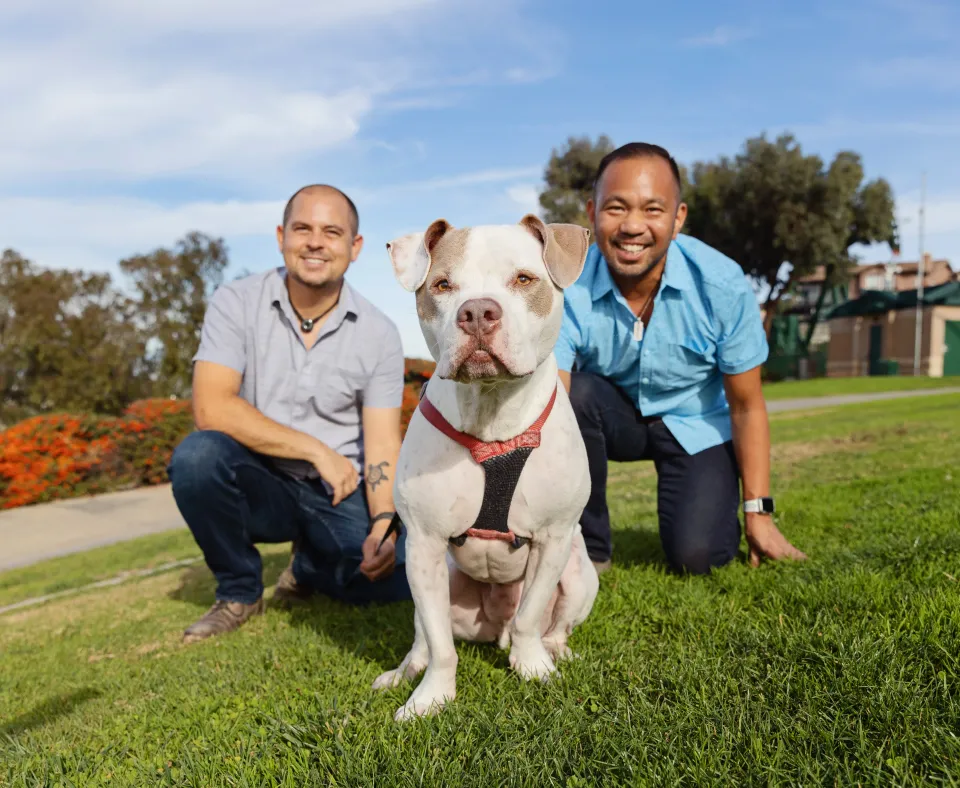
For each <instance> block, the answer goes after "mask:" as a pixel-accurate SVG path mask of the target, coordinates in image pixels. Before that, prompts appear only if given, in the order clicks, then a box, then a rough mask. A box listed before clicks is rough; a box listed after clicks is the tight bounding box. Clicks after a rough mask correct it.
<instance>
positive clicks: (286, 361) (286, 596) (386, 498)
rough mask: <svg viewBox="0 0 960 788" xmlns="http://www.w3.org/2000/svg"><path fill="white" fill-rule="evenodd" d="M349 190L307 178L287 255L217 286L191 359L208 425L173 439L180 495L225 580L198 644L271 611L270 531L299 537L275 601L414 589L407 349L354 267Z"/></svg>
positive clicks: (292, 204)
mask: <svg viewBox="0 0 960 788" xmlns="http://www.w3.org/2000/svg"><path fill="white" fill-rule="evenodd" d="M358 225H359V219H358V215H357V209H356V207H355V206H354V204H353V202H352V201H351V200H350V199H349V198H348V197H347V196H346V195H345V194H343V193H342V192H341V191H340V190H339V189H335V188H333V187H331V186H325V185H314V186H307V187H304V188H303V189H301V190H299V191H298V192H297V193H296V194H294V195H293V196H292V197H291V198H290V200H289V201H288V203H287V206H286V208H285V210H284V213H283V221H282V223H281V224H280V226H278V227H277V242H278V244H279V247H280V252H281V254H282V256H283V262H284V265H283V266H280V267H277V268H274V269H271V270H269V271H267V272H265V273H262V274H254V275H252V276H247V277H245V278H243V279H240V280H238V281H234V282H230V283H228V284H225V285H223V286H222V287H220V288H218V289H217V291H216V292H215V293H214V295H213V297H212V298H211V301H210V304H209V307H208V309H207V313H206V315H205V317H204V323H203V330H202V333H201V340H200V347H199V349H198V351H197V353H196V356H195V358H194V361H195V364H194V378H193V410H194V418H195V421H196V425H197V427H198V431H196V432H194V433H192V434H191V435H189V436H188V437H187V438H186V439H185V440H184V441H183V442H182V443H181V444H180V445H179V446H178V447H177V449H176V451H175V452H174V455H173V458H172V461H171V463H170V468H169V474H170V479H171V482H172V485H173V495H174V498H175V500H176V502H177V505H178V507H179V508H180V511H181V513H182V514H183V517H184V519H185V520H186V522H187V524H188V525H189V527H190V529H191V531H192V532H193V535H194V538H195V539H196V540H197V544H198V545H199V546H200V548H201V550H202V551H203V555H204V558H205V560H206V562H207V566H209V567H210V570H211V571H212V572H213V574H214V576H215V577H216V581H217V591H216V603H215V604H214V605H213V607H211V608H210V610H208V611H207V613H206V614H205V615H204V616H203V617H202V618H201V619H200V620H199V621H197V622H195V623H194V624H193V625H192V626H190V627H189V628H188V629H187V630H186V632H185V633H184V640H186V641H188V642H190V641H194V640H200V639H203V638H206V637H209V636H211V635H217V634H220V633H223V632H228V631H230V630H233V629H236V628H237V627H238V626H240V625H241V624H243V623H244V622H245V621H246V620H248V619H249V618H250V617H251V616H252V615H256V614H258V613H261V612H262V611H263V609H264V602H263V580H262V567H261V560H260V554H259V552H258V551H257V549H256V547H255V546H254V544H255V543H258V542H259V543H263V542H293V543H294V544H295V551H294V554H293V557H292V559H291V562H290V565H289V566H288V567H287V569H286V570H285V571H284V572H283V574H282V575H281V576H280V580H279V581H278V583H277V590H276V595H275V597H274V599H275V600H276V601H278V602H281V603H284V604H288V603H290V602H293V601H297V600H302V599H304V598H306V597H308V596H309V595H310V594H311V593H313V592H317V591H319V592H321V593H324V594H326V595H328V596H331V597H333V598H335V599H340V600H342V601H345V602H348V603H358V604H359V603H365V602H370V601H393V600H398V599H409V598H410V590H409V587H408V585H407V581H406V574H405V572H404V571H403V569H402V568H399V571H395V569H396V568H398V567H400V565H401V564H402V563H403V552H404V544H403V536H401V537H400V538H399V540H398V539H397V536H396V535H395V534H391V536H390V537H389V538H388V539H387V541H386V542H385V543H384V544H383V546H382V547H380V549H379V550H378V549H377V548H378V546H379V544H380V541H381V539H382V538H383V536H384V534H385V532H386V531H387V528H388V526H389V524H390V520H391V518H392V516H393V512H394V507H393V481H392V480H393V476H394V469H395V467H396V463H397V457H398V455H399V452H400V406H401V402H402V398H403V349H402V346H401V343H400V335H399V332H398V331H397V329H396V326H395V325H394V324H393V323H392V322H391V321H390V320H389V319H388V318H387V317H386V316H385V315H384V314H383V313H382V312H380V311H379V310H378V309H376V308H375V307H374V306H373V305H372V304H371V303H370V302H369V301H367V300H366V299H364V298H363V297H362V296H361V295H360V294H359V293H357V292H355V291H354V290H353V289H352V288H351V287H350V285H349V284H348V283H347V282H346V280H345V278H344V275H345V273H346V271H347V268H348V267H349V266H350V264H351V263H352V262H353V261H355V260H356V259H357V257H358V256H359V254H360V250H361V248H362V246H363V238H362V236H361V235H360V234H359V227H358Z"/></svg>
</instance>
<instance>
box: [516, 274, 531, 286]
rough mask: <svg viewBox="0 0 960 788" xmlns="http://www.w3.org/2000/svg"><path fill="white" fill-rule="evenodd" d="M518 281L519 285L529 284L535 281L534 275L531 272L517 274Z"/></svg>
mask: <svg viewBox="0 0 960 788" xmlns="http://www.w3.org/2000/svg"><path fill="white" fill-rule="evenodd" d="M516 282H517V284H518V285H529V284H531V283H532V282H533V277H532V276H530V275H529V274H517V279H516Z"/></svg>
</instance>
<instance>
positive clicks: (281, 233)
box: [277, 190, 363, 287]
mask: <svg viewBox="0 0 960 788" xmlns="http://www.w3.org/2000/svg"><path fill="white" fill-rule="evenodd" d="M277 242H278V243H279V245H280V253H281V254H282V255H283V262H284V264H285V265H286V267H287V271H288V272H289V275H290V276H291V277H292V278H293V279H295V280H297V281H298V282H300V283H301V284H304V285H306V286H307V287H323V286H325V285H329V284H330V283H332V282H338V281H339V280H340V279H341V278H342V277H343V275H344V273H345V272H346V270H347V267H348V266H349V265H350V263H352V262H353V261H354V260H356V259H357V257H358V255H359V254H360V248H361V247H362V246H363V238H362V237H361V236H360V235H354V233H353V225H352V222H351V214H350V207H349V206H348V205H347V203H346V201H345V200H344V199H343V197H341V196H340V195H339V194H337V193H336V192H333V191H328V190H313V191H306V192H302V193H301V194H298V195H297V197H296V199H294V201H293V205H292V206H291V211H290V218H289V220H288V221H287V224H286V226H285V227H277Z"/></svg>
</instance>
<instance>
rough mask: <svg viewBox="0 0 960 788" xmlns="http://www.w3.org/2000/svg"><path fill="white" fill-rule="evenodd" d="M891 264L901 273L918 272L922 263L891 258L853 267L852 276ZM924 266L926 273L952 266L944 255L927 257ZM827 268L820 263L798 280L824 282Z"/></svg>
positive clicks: (882, 269)
mask: <svg viewBox="0 0 960 788" xmlns="http://www.w3.org/2000/svg"><path fill="white" fill-rule="evenodd" d="M889 265H892V266H894V267H895V268H896V269H897V273H899V274H901V275H903V274H908V275H909V274H916V273H917V272H918V270H919V268H920V263H919V261H917V260H891V261H890V262H888V263H863V264H861V265H857V266H855V267H853V268H851V269H850V276H859V275H860V274H862V273H866V272H867V271H885V270H886V268H887V266H889ZM923 266H924V274H925V275H926V274H929V273H930V272H932V271H933V270H934V269H935V268H942V267H943V266H947V267H948V268H950V261H949V260H947V259H946V258H943V257H941V258H939V259H937V260H934V259H933V258H931V257H927V259H926V260H925V261H924V264H923ZM826 270H827V269H826V267H825V266H822V265H818V266H817V267H816V269H815V270H814V272H813V273H812V274H807V275H806V276H801V277H800V278H799V279H798V280H797V281H798V282H800V283H801V284H815V283H817V282H822V281H823V279H824V277H825V276H826ZM951 270H952V269H951Z"/></svg>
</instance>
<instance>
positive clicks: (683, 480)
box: [570, 372, 740, 574]
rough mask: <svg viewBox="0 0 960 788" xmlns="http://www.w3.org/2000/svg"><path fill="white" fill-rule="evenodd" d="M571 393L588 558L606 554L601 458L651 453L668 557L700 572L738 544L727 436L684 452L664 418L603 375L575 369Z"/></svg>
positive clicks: (736, 488)
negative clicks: (586, 466)
mask: <svg viewBox="0 0 960 788" xmlns="http://www.w3.org/2000/svg"><path fill="white" fill-rule="evenodd" d="M570 401H571V404H572V405H573V410H574V413H576V416H577V423H578V424H579V426H580V432H581V434H582V435H583V440H584V443H585V444H586V446H587V458H588V460H589V463H590V481H591V485H592V489H591V493H590V500H589V502H588V503H587V507H586V509H585V510H584V512H583V515H582V517H581V520H580V524H581V527H582V529H583V538H584V541H585V542H586V545H587V552H588V553H589V554H590V558H591V559H592V560H594V561H605V560H607V559H609V558H610V557H611V553H612V544H611V534H610V513H609V511H608V510H607V463H608V461H610V460H613V461H615V462H633V461H635V460H653V463H654V466H655V467H656V470H657V515H658V517H659V521H660V523H659V525H660V542H661V544H662V545H663V550H664V553H666V557H667V562H668V563H669V564H670V566H671V567H672V568H674V569H675V570H677V571H687V572H691V573H695V574H705V573H708V572H709V571H710V568H711V567H719V566H723V565H724V564H726V563H729V562H730V561H731V560H732V559H733V558H734V557H735V556H736V554H737V551H738V549H739V547H740V519H739V510H740V475H739V469H738V467H737V459H736V455H735V454H734V451H733V444H732V442H727V443H725V444H723V445H721V446H715V447H713V448H710V449H705V450H704V451H701V452H698V453H697V454H692V455H691V454H688V453H687V452H686V451H685V450H684V448H683V447H682V446H681V445H680V444H679V443H678V442H677V440H676V439H675V438H674V437H673V435H672V434H671V433H670V431H669V430H668V429H667V428H666V426H665V425H664V424H663V422H662V421H660V420H658V419H654V420H649V419H645V418H644V417H643V416H642V415H641V414H640V412H639V411H638V410H637V409H636V408H635V407H634V406H633V404H632V403H631V402H630V400H629V399H628V398H627V396H626V395H625V394H624V393H623V392H622V391H621V390H620V389H619V388H617V387H616V386H615V385H614V384H613V383H611V382H610V381H609V380H606V379H605V378H601V377H598V376H596V375H591V374H587V373H583V372H574V373H573V374H572V375H571V380H570Z"/></svg>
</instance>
